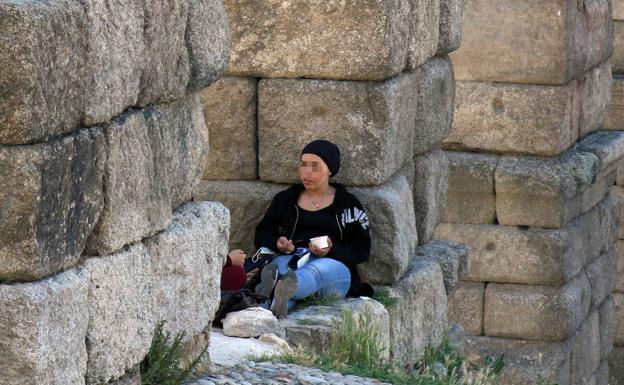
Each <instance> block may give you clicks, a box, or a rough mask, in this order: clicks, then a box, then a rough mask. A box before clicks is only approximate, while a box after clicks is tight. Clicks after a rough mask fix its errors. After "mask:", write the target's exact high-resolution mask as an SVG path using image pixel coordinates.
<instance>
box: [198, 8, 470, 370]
mask: <svg viewBox="0 0 624 385" xmlns="http://www.w3.org/2000/svg"><path fill="white" fill-rule="evenodd" d="M225 8H226V11H227V14H228V17H229V20H230V26H231V30H232V55H231V61H230V67H229V70H228V72H227V75H228V76H226V77H225V78H223V79H222V80H220V81H218V82H217V83H215V84H214V85H213V86H211V87H209V88H207V89H205V90H204V91H202V92H201V96H202V101H203V105H204V115H205V119H206V125H207V127H208V135H209V138H210V142H211V145H212V147H211V149H212V152H211V154H210V155H209V156H208V158H207V167H206V171H205V172H204V181H202V183H201V184H200V186H199V187H198V188H197V189H196V190H195V193H196V196H197V197H198V198H201V199H207V200H215V201H219V202H223V203H224V204H225V206H226V207H228V208H229V209H230V212H231V216H232V230H231V237H230V248H235V247H237V248H243V249H244V250H245V251H246V252H247V253H252V252H253V251H254V246H253V233H254V229H255V225H256V224H257V222H258V221H259V220H260V218H261V217H262V215H263V213H264V211H265V210H266V208H267V207H268V205H269V203H270V201H271V199H272V197H273V196H274V195H275V194H276V193H277V192H278V191H280V190H281V189H284V188H285V187H286V185H287V184H288V183H292V182H296V181H297V180H298V179H297V164H298V160H299V153H300V151H301V149H302V148H303V146H304V145H305V144H306V143H307V142H309V141H310V140H312V139H317V138H324V139H329V140H331V141H333V142H334V143H336V144H337V145H338V146H339V147H340V149H341V153H342V165H341V171H340V172H339V173H338V175H337V176H336V178H335V179H336V181H337V182H341V183H343V184H345V185H347V186H348V187H349V189H350V190H351V191H352V192H354V193H355V194H356V195H357V196H358V197H359V198H360V200H361V201H362V203H363V205H364V206H365V208H366V210H367V212H368V213H369V218H370V221H371V228H370V229H371V236H372V239H373V245H372V254H371V257H370V260H369V261H368V262H367V263H365V264H363V265H361V273H362V276H363V277H364V279H365V280H366V281H368V282H370V283H371V284H375V285H379V286H383V287H385V288H386V289H387V290H388V291H389V292H390V293H391V294H392V295H394V296H397V297H399V298H400V299H401V301H402V302H401V304H400V306H397V307H396V310H394V311H391V314H390V324H391V327H390V335H391V342H392V343H391V346H392V348H391V353H392V354H393V356H395V357H396V358H401V359H404V360H405V361H411V362H413V361H414V359H415V356H416V354H417V353H418V352H420V351H422V348H423V347H424V346H425V345H427V344H432V343H435V342H437V341H438V339H439V337H440V335H441V333H442V331H443V330H444V328H445V325H446V320H447V308H446V295H445V286H444V280H443V276H448V275H449V274H451V273H447V271H449V272H450V271H451V270H452V268H448V269H446V270H445V271H444V272H443V271H442V269H441V268H440V265H439V264H438V263H435V262H434V261H432V259H431V258H429V257H431V256H432V254H431V252H432V250H434V249H435V250H436V253H433V255H438V252H440V250H442V253H443V254H444V252H445V253H446V254H444V255H446V256H447V257H449V258H450V259H453V258H455V260H459V259H461V256H463V257H464V258H465V254H466V249H464V248H461V247H459V248H458V246H456V245H453V244H451V243H440V244H438V245H437V247H438V248H426V247H427V245H428V243H429V241H430V240H431V239H432V237H433V232H434V229H435V227H436V225H437V224H438V222H439V221H440V218H441V216H442V213H443V209H444V205H445V201H446V190H447V173H448V161H447V159H446V156H445V153H444V152H442V151H441V150H439V145H440V143H441V142H442V140H443V139H444V138H445V137H446V136H447V135H448V133H449V132H450V129H451V122H452V119H453V104H454V99H455V81H454V75H453V65H452V63H451V61H450V59H449V57H448V54H449V53H450V52H452V51H453V50H455V49H457V47H458V46H459V43H460V39H461V12H462V8H463V5H462V1H461V0H426V1H420V0H418V1H417V0H400V1H334V0H329V1H328V0H315V1H307V2H276V1H273V0H261V1H257V0H248V1H232V0H226V1H225ZM452 265H453V264H452V263H451V264H449V265H448V266H452ZM443 273H444V274H443ZM455 274H457V263H456V264H455ZM447 281H448V282H450V278H449V279H447ZM451 286H452V285H451ZM450 290H452V287H451V288H450Z"/></svg>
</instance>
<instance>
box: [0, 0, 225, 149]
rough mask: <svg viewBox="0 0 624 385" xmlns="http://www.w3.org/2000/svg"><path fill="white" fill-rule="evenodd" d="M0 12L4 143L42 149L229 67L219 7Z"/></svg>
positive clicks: (67, 4) (125, 4)
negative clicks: (63, 136) (38, 145)
mask: <svg viewBox="0 0 624 385" xmlns="http://www.w3.org/2000/svg"><path fill="white" fill-rule="evenodd" d="M0 14H1V15H2V17H0V19H2V25H1V29H2V30H3V31H4V32H5V33H4V34H3V36H6V38H7V40H6V41H5V42H4V43H5V44H3V46H4V47H10V49H7V50H5V52H6V53H7V54H6V56H2V57H1V58H0V63H2V65H1V66H0V67H2V68H3V70H2V71H1V72H0V85H1V86H0V89H3V90H5V92H3V94H2V103H0V105H1V106H2V107H0V126H2V127H3V129H2V130H1V131H0V143H2V144H24V143H33V142H41V141H44V140H47V139H48V138H50V137H54V136H58V135H61V134H64V133H68V132H71V131H73V130H75V129H76V127H79V126H91V125H94V124H97V123H103V122H106V121H108V120H110V119H111V118H113V117H115V116H118V115H119V114H121V113H122V112H123V111H125V110H127V109H128V108H130V107H134V106H137V105H141V106H146V105H151V104H154V103H157V102H163V101H171V100H173V99H177V98H180V97H182V96H183V95H184V94H185V93H187V92H188V91H194V90H197V89H200V88H203V87H205V86H207V85H209V84H210V83H212V82H214V81H215V80H216V79H217V78H218V77H220V75H221V73H222V72H223V71H224V70H225V67H226V66H227V63H228V55H229V44H230V40H229V29H228V23H227V17H226V15H225V10H224V8H223V4H222V2H221V1H201V2H200V1H194V0H193V1H192V0H176V1H174V2H163V1H162V0H149V1H145V2H131V1H122V2H116V3H114V4H113V3H110V2H109V3H106V4H104V3H103V2H89V1H69V0H55V1H52V2H49V3H46V4H45V5H41V4H38V3H32V2H30V3H26V4H22V3H20V4H18V3H15V2H13V3H11V4H8V3H4V4H3V5H2V6H1V9H0ZM67 57H71V58H72V60H71V61H68V60H67ZM33 106H40V108H33Z"/></svg>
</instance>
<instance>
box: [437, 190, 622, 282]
mask: <svg viewBox="0 0 624 385" xmlns="http://www.w3.org/2000/svg"><path fill="white" fill-rule="evenodd" d="M610 201H611V200H610V199H605V202H603V203H601V205H600V206H599V207H596V208H594V209H593V210H590V211H589V212H587V213H585V214H583V215H582V216H581V217H579V218H578V219H576V220H575V221H574V222H572V223H570V224H568V225H567V226H566V227H565V228H563V229H561V230H545V229H540V228H528V229H524V228H519V227H514V226H500V225H471V224H466V225H463V224H451V223H445V224H441V225H440V226H438V229H437V231H436V238H437V239H446V240H450V241H454V242H458V243H463V244H466V245H467V246H468V247H470V254H469V257H468V258H469V261H470V262H469V268H468V271H467V273H466V275H465V276H464V279H466V280H471V281H494V282H509V283H525V284H538V285H539V284H544V285H562V284H564V283H566V282H568V281H569V280H570V279H572V278H573V277H575V276H576V275H577V274H578V273H579V272H580V271H581V269H582V268H583V267H584V266H585V265H586V264H587V263H588V262H591V261H593V260H594V259H596V258H598V256H600V255H601V253H604V252H606V251H608V249H606V248H605V246H606V245H607V244H608V241H607V240H608V239H610V238H611V237H612V236H611V235H609V233H610V232H613V231H614V230H613V229H611V228H612V227H614V225H615V223H614V222H613V220H612V217H613V216H614V215H613V214H614V213H613V211H614V210H613V209H612V208H611V209H609V207H612V206H610V205H609V204H608V203H609V202H610ZM596 229H601V230H599V231H597V230H596Z"/></svg>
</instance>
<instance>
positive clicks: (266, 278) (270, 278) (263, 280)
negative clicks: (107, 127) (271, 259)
mask: <svg viewBox="0 0 624 385" xmlns="http://www.w3.org/2000/svg"><path fill="white" fill-rule="evenodd" d="M277 274H278V270H277V265H276V264H273V263H269V264H268V265H266V266H265V267H263V268H262V271H260V283H259V284H258V285H256V288H255V290H254V291H255V292H256V294H260V295H261V296H264V297H266V298H267V299H271V294H272V293H273V288H274V287H275V283H276V282H277Z"/></svg>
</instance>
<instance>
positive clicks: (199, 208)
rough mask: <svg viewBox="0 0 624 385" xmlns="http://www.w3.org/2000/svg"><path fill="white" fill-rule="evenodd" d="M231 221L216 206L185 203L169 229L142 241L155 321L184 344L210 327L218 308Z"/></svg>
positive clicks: (220, 207)
mask: <svg viewBox="0 0 624 385" xmlns="http://www.w3.org/2000/svg"><path fill="white" fill-rule="evenodd" d="M229 224H230V217H229V213H228V211H227V209H226V208H225V207H224V206H223V205H221V204H220V203H215V202H196V203H187V204H185V205H183V206H182V207H180V208H179V209H178V210H176V211H175V212H174V216H173V219H172V223H171V226H169V228H167V230H165V231H164V232H162V233H160V234H158V235H157V236H155V237H153V238H150V239H147V240H146V241H145V246H146V247H147V250H148V252H149V254H150V255H151V257H152V267H153V274H154V280H153V292H152V295H153V298H154V319H157V320H165V321H166V324H165V326H164V329H165V330H168V331H170V332H171V333H173V334H174V335H175V333H178V332H180V331H184V332H185V333H186V340H187V341H188V339H190V338H192V337H194V336H196V335H198V334H199V333H201V332H203V331H204V330H205V329H206V327H209V326H210V324H211V322H212V318H213V316H214V313H215V311H216V310H217V307H218V305H219V300H220V297H219V282H220V279H219V277H220V276H221V268H222V266H223V261H224V259H225V256H226V255H227V238H228V229H229Z"/></svg>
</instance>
